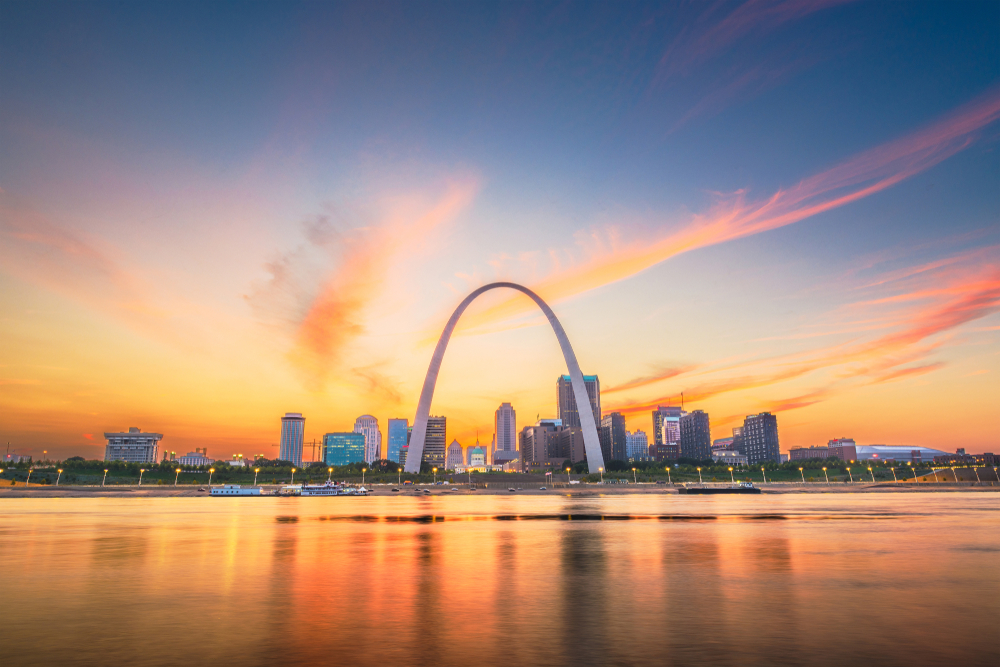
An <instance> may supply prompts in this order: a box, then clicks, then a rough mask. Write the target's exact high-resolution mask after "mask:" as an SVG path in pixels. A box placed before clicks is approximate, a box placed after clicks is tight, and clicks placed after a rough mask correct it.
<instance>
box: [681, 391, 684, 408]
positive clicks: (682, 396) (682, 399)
mask: <svg viewBox="0 0 1000 667" xmlns="http://www.w3.org/2000/svg"><path fill="white" fill-rule="evenodd" d="M683 409H684V392H683V391H682V392H681V410H683Z"/></svg>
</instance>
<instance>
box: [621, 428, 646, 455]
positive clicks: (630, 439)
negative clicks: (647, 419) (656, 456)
mask: <svg viewBox="0 0 1000 667" xmlns="http://www.w3.org/2000/svg"><path fill="white" fill-rule="evenodd" d="M625 455H626V456H627V457H628V460H629V461H645V460H646V459H648V458H649V438H647V437H646V433H645V431H638V430H637V431H636V432H635V433H632V432H631V431H625Z"/></svg>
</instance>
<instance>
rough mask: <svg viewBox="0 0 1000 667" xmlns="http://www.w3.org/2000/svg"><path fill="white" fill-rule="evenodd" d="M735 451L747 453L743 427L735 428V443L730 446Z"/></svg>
mask: <svg viewBox="0 0 1000 667" xmlns="http://www.w3.org/2000/svg"><path fill="white" fill-rule="evenodd" d="M729 449H731V450H732V451H734V452H739V453H740V454H746V451H744V449H745V448H744V446H743V427H742V426H736V427H734V428H733V444H732V446H731V447H730V448H729Z"/></svg>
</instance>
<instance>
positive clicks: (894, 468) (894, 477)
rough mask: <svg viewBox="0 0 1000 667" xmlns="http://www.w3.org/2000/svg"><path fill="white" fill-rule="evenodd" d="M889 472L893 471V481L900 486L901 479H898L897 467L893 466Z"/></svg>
mask: <svg viewBox="0 0 1000 667" xmlns="http://www.w3.org/2000/svg"><path fill="white" fill-rule="evenodd" d="M889 470H891V471H892V481H894V482H896V483H897V484H898V483H899V479H898V478H897V477H896V465H895V464H893V466H892V467H891V468H889Z"/></svg>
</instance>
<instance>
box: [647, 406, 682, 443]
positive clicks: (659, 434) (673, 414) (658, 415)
mask: <svg viewBox="0 0 1000 667" xmlns="http://www.w3.org/2000/svg"><path fill="white" fill-rule="evenodd" d="M685 414H687V413H686V412H684V410H683V409H682V408H677V407H674V406H672V405H657V406H656V409H655V410H653V442H652V444H653V445H680V443H681V431H680V419H681V416H682V415H685ZM664 424H667V427H666V429H667V430H666V434H667V436H668V439H666V440H664Z"/></svg>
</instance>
